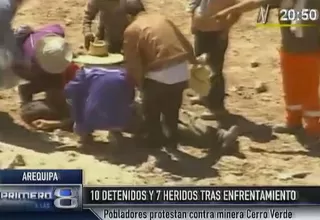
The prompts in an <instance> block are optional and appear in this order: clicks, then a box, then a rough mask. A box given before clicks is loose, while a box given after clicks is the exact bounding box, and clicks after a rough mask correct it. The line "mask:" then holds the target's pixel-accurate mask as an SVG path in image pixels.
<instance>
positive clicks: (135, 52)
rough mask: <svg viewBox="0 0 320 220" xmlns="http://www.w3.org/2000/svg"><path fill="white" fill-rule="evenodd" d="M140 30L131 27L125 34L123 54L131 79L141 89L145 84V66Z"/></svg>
mask: <svg viewBox="0 0 320 220" xmlns="http://www.w3.org/2000/svg"><path fill="white" fill-rule="evenodd" d="M140 33H141V32H140V29H138V28H134V27H133V26H129V27H128V28H127V29H126V30H125V32H124V41H123V54H124V59H125V68H126V69H127V71H128V77H129V79H132V80H133V81H134V83H135V85H136V86H137V87H139V88H141V86H142V82H143V71H144V70H143V65H142V60H141V54H140V45H139V43H140Z"/></svg>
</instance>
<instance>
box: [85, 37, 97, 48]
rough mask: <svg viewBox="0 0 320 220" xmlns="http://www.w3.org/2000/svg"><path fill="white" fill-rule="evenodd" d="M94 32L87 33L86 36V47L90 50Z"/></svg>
mask: <svg viewBox="0 0 320 220" xmlns="http://www.w3.org/2000/svg"><path fill="white" fill-rule="evenodd" d="M94 38H95V36H94V34H93V33H87V34H86V35H85V36H84V47H85V48H86V50H89V47H90V43H91V42H93V41H94Z"/></svg>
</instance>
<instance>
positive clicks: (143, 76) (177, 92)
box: [120, 0, 197, 148]
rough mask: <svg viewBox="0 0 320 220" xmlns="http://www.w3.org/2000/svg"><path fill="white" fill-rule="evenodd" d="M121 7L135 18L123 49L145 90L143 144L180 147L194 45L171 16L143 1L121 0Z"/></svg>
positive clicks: (134, 77) (125, 38) (135, 79)
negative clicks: (148, 8) (181, 118)
mask: <svg viewBox="0 0 320 220" xmlns="http://www.w3.org/2000/svg"><path fill="white" fill-rule="evenodd" d="M120 7H121V9H122V10H124V11H125V13H126V14H127V15H128V17H129V18H130V20H131V21H132V22H131V24H130V25H129V26H128V27H127V29H126V30H125V33H124V46H123V50H124V56H125V61H126V63H125V66H126V68H127V70H128V74H129V75H130V77H132V79H133V80H134V82H135V83H136V86H137V87H138V88H139V90H140V91H141V92H142V109H143V110H142V111H143V116H144V125H143V128H144V129H145V133H146V139H145V143H144V144H145V145H146V146H148V147H156V148H160V147H162V146H166V147H177V145H178V142H179V138H178V121H179V110H180V107H181V104H182V93H183V91H184V89H185V88H186V85H187V81H188V77H189V73H188V61H189V62H191V63H197V60H196V58H195V57H194V54H193V48H192V46H191V45H190V43H189V42H188V40H187V39H186V38H185V36H184V35H183V34H182V33H181V31H180V30H179V29H178V28H177V27H176V26H175V25H174V24H173V23H172V22H171V21H170V20H169V19H167V18H166V17H164V16H162V15H159V14H154V13H147V12H145V9H144V6H143V4H142V3H141V2H140V1H138V0H127V1H122V2H121V5H120ZM161 117H163V122H164V127H165V130H166V135H165V134H164V132H163V131H162V125H161Z"/></svg>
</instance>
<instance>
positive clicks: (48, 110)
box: [15, 24, 79, 130]
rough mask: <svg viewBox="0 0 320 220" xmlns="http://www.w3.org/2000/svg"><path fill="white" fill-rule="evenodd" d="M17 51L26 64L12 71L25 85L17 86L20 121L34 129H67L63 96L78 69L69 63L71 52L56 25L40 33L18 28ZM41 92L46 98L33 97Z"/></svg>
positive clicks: (38, 30)
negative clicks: (20, 53)
mask: <svg viewBox="0 0 320 220" xmlns="http://www.w3.org/2000/svg"><path fill="white" fill-rule="evenodd" d="M15 37H16V40H17V43H18V47H19V49H20V51H21V52H22V54H23V55H24V58H25V60H26V61H27V62H25V64H24V65H20V66H19V67H16V68H15V73H16V74H17V75H18V76H19V77H21V78H22V79H24V80H25V81H26V82H25V83H23V84H21V85H19V87H18V91H19V96H20V99H21V103H22V105H21V110H20V114H21V118H22V119H23V120H24V122H26V123H27V124H29V125H33V126H34V127H36V128H37V129H41V130H52V129H57V128H66V129H68V128H70V127H72V121H71V120H70V112H69V108H68V105H67V103H66V99H65V96H64V85H65V84H66V83H67V82H68V81H69V80H70V79H72V78H73V77H74V76H75V74H76V71H77V70H78V69H79V67H78V66H77V65H76V64H74V63H72V58H73V54H72V50H71V47H70V45H69V43H68V42H67V41H66V40H65V39H64V30H63V28H62V27H61V26H60V25H58V24H55V25H46V26H44V27H42V28H39V29H33V28H31V27H29V26H21V27H19V28H18V29H17V30H16V31H15ZM41 92H44V93H45V98H44V99H42V100H35V99H34V95H36V94H38V93H41Z"/></svg>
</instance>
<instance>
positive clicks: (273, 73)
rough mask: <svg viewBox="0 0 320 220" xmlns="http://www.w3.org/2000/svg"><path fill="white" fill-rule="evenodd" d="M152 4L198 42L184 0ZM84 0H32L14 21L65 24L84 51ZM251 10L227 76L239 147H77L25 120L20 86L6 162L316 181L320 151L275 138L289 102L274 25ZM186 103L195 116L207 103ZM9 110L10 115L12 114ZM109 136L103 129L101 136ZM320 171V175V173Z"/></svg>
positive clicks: (2, 98) (186, 180)
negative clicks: (260, 22) (259, 23)
mask: <svg viewBox="0 0 320 220" xmlns="http://www.w3.org/2000/svg"><path fill="white" fill-rule="evenodd" d="M145 3H146V5H147V8H148V10H150V11H157V12H159V13H162V14H165V15H167V16H168V17H170V18H171V19H172V20H173V21H174V22H175V23H176V24H177V25H178V26H179V27H180V28H181V29H182V30H183V31H184V32H185V33H186V34H187V35H188V36H189V37H190V40H192V36H191V35H190V34H189V25H190V24H189V22H190V19H189V17H188V15H187V13H186V11H185V9H186V4H187V2H186V0H175V1H170V0H158V1H151V0H145ZM84 5H85V0H60V1H47V0H29V2H28V3H27V4H26V5H25V6H24V7H23V9H22V10H21V11H19V12H18V15H17V17H16V21H15V25H18V24H31V25H41V24H46V23H48V22H50V23H52V22H59V23H61V24H63V25H64V26H65V27H66V30H67V37H68V39H69V40H70V41H71V42H72V43H73V47H74V49H75V50H79V49H81V44H82V35H81V20H82V14H83V7H84ZM256 13H257V12H254V13H248V14H246V15H244V16H243V17H242V19H241V21H240V22H239V23H238V24H237V25H236V26H235V27H234V28H233V30H232V33H231V41H230V48H229V51H228V54H227V62H226V65H225V67H226V68H225V69H226V71H225V72H226V75H227V79H228V88H229V89H228V94H229V96H228V101H227V107H228V109H229V110H230V112H231V113H232V114H233V116H232V117H230V120H229V121H228V122H230V121H231V122H232V123H238V124H239V125H240V127H241V129H242V130H243V134H242V136H241V137H240V138H239V150H238V151H237V152H230V153H228V154H224V155H222V156H221V155H218V153H217V154H216V155H211V156H209V157H205V156H206V152H207V149H205V148H203V147H199V146H200V145H201V144H200V142H199V143H198V144H193V145H194V146H188V145H186V146H182V147H181V148H179V150H178V151H176V152H157V153H155V152H152V151H147V150H142V149H137V148H133V147H130V145H129V146H124V147H121V148H115V147H112V146H109V145H107V144H101V145H99V146H97V147H93V148H92V149H91V150H90V152H83V151H80V150H79V149H77V148H76V147H63V145H65V144H68V145H72V144H73V143H75V138H74V136H73V135H72V134H69V133H65V132H61V131H56V132H54V133H38V132H35V131H32V130H30V129H26V128H25V127H23V126H21V122H20V121H19V118H18V117H17V113H18V107H19V104H18V99H17V95H16V91H14V89H11V90H6V91H3V92H1V93H0V110H1V111H2V112H1V125H0V126H1V132H2V137H1V138H2V140H3V142H5V143H8V144H10V145H7V144H2V145H0V163H1V164H0V165H1V167H2V168H15V169H20V168H39V169H42V168H44V169H45V168H81V169H84V172H85V183H87V184H124V185H125V184H137V185H139V184H148V185H149V184H150V185H159V184H161V185H180V184H181V185H182V184H183V185H269V184H272V185H276V184H281V185H317V184H318V182H319V180H320V176H319V173H320V172H319V171H320V169H319V165H320V159H319V158H318V156H319V155H320V154H319V152H318V151H316V150H312V151H311V150H308V149H306V148H305V147H303V146H302V145H301V144H300V143H299V141H298V140H297V138H295V137H294V136H289V135H279V136H275V135H273V134H272V133H271V129H270V126H271V125H273V124H275V123H279V122H282V121H283V100H282V88H281V79H280V74H279V63H278V54H277V48H278V46H279V33H278V32H279V31H278V29H276V28H257V27H256V26H255V21H256V16H257V14H256ZM184 109H186V110H187V111H189V112H195V113H196V114H198V113H200V112H201V111H203V109H202V107H199V106H191V105H190V104H189V103H188V101H186V103H185V105H184ZM8 113H9V114H8ZM103 137H104V134H99V133H98V134H97V139H103ZM318 176H319V177H318Z"/></svg>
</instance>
